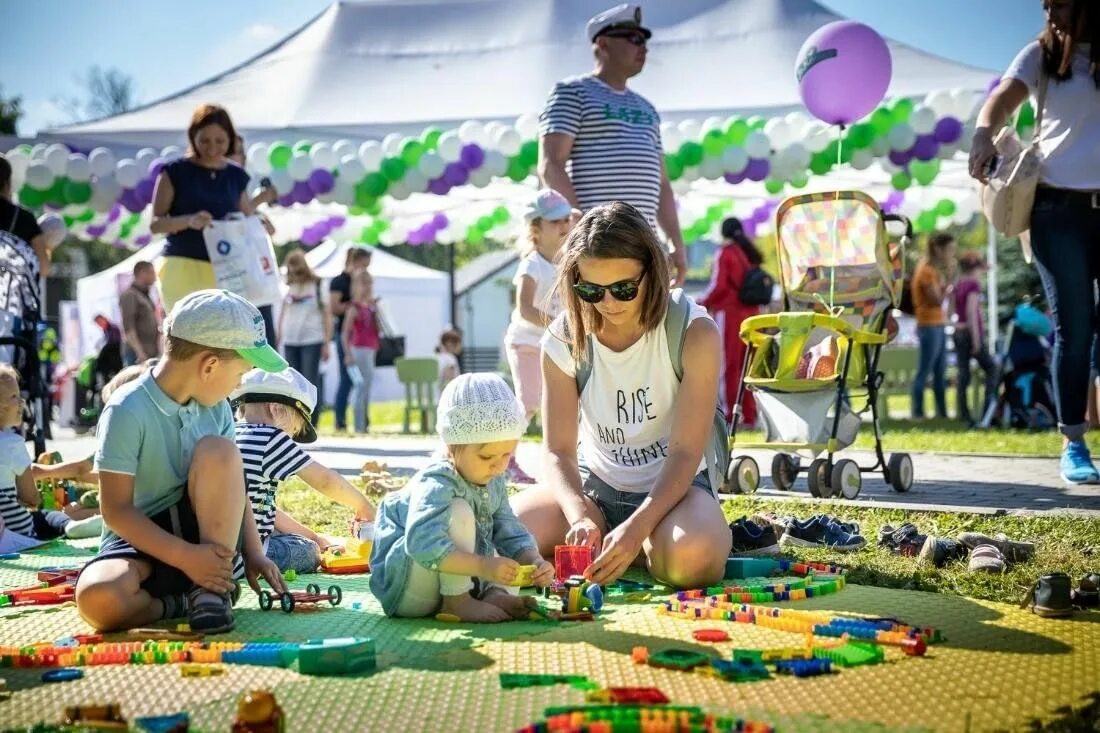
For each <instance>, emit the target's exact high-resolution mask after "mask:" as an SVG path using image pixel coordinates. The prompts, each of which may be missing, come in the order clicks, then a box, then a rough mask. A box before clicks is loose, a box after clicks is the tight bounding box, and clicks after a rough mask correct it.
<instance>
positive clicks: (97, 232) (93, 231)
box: [84, 224, 107, 239]
mask: <svg viewBox="0 0 1100 733" xmlns="http://www.w3.org/2000/svg"><path fill="white" fill-rule="evenodd" d="M84 231H85V232H87V234H88V236H89V237H95V238H97V239H98V238H99V237H102V236H103V235H104V234H105V233H106V232H107V227H106V226H104V225H103V224H92V225H91V226H90V227H88V228H87V229H85V230H84Z"/></svg>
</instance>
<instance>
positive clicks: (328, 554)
mask: <svg viewBox="0 0 1100 733" xmlns="http://www.w3.org/2000/svg"><path fill="white" fill-rule="evenodd" d="M372 545H373V542H372V541H371V540H359V539H356V538H354V537H351V538H349V539H348V540H347V541H346V542H345V543H344V546H343V547H338V546H337V547H330V548H329V549H327V550H325V552H324V553H323V554H322V555H321V570H322V571H323V572H326V573H329V574H330V575H352V574H359V573H369V572H370V551H371V546H372Z"/></svg>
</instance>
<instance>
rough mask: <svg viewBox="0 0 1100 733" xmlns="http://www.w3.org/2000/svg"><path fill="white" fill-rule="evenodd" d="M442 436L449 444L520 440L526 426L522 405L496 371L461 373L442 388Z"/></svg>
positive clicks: (440, 411)
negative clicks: (493, 372)
mask: <svg viewBox="0 0 1100 733" xmlns="http://www.w3.org/2000/svg"><path fill="white" fill-rule="evenodd" d="M437 413H438V417H437V427H438V429H439V437H440V438H442V439H443V442H444V443H446V444H447V445H468V444H471V443H496V442H499V441H502V440H519V439H520V438H521V437H522V436H523V434H524V432H526V430H527V417H526V414H525V413H524V410H523V405H521V404H520V402H519V400H518V399H516V396H515V394H513V393H512V390H511V389H509V387H508V384H507V383H506V382H505V381H504V380H503V379H501V378H500V376H499V375H497V374H490V373H487V372H482V373H475V374H460V375H459V376H458V377H455V378H454V379H453V380H451V382H450V383H449V384H448V385H447V386H446V387H444V388H443V394H441V395H439V406H438V408H437Z"/></svg>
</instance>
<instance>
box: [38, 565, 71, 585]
mask: <svg viewBox="0 0 1100 733" xmlns="http://www.w3.org/2000/svg"><path fill="white" fill-rule="evenodd" d="M80 570H81V568H42V569H41V570H39V571H38V580H39V582H42V583H45V584H46V585H61V584H62V583H75V582H76V576H78V575H80Z"/></svg>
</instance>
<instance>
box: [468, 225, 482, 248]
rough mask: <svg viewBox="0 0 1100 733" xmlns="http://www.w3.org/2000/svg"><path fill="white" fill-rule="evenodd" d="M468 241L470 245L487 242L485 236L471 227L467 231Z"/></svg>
mask: <svg viewBox="0 0 1100 733" xmlns="http://www.w3.org/2000/svg"><path fill="white" fill-rule="evenodd" d="M466 241H467V242H469V243H470V244H481V243H482V242H484V241H485V234H484V233H483V232H482V231H481V230H479V229H476V228H474V227H470V228H469V229H468V230H467V231H466Z"/></svg>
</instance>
